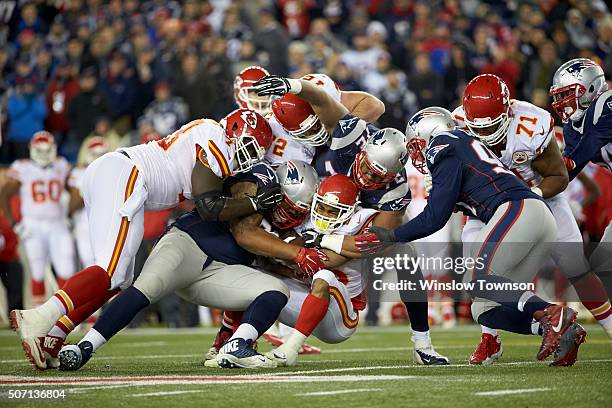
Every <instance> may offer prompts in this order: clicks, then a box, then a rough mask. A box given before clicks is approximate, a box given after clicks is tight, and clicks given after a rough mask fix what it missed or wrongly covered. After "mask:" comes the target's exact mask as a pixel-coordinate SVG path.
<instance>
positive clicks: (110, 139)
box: [77, 116, 123, 166]
mask: <svg viewBox="0 0 612 408" xmlns="http://www.w3.org/2000/svg"><path fill="white" fill-rule="evenodd" d="M94 137H101V138H103V139H104V140H105V141H106V144H107V145H108V150H109V151H111V152H112V151H114V150H117V149H118V148H119V147H121V146H123V140H122V138H121V136H119V134H118V133H117V132H116V131H115V130H114V129H113V128H112V127H111V121H110V119H109V118H108V117H105V116H100V117H99V118H98V119H97V120H96V123H95V126H94V129H93V131H92V132H91V133H90V134H89V135H88V136H87V137H86V138H85V140H83V142H82V143H81V146H80V148H79V152H78V156H77V165H79V166H87V164H88V154H89V153H88V152H87V145H88V144H89V141H90V140H91V139H92V138H94Z"/></svg>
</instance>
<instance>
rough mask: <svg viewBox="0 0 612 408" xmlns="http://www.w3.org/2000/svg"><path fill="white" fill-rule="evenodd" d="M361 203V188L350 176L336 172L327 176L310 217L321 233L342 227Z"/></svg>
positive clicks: (316, 194)
mask: <svg viewBox="0 0 612 408" xmlns="http://www.w3.org/2000/svg"><path fill="white" fill-rule="evenodd" d="M357 204H359V188H358V187H357V184H355V182H354V181H353V179H351V178H350V177H349V176H346V175H344V174H336V175H333V176H331V177H328V178H326V179H325V180H324V181H323V182H321V184H320V185H319V188H318V190H317V192H316V193H315V195H314V197H313V200H312V207H311V209H310V217H311V220H312V223H313V224H314V227H315V229H316V230H317V231H319V232H321V233H330V232H333V231H334V230H336V229H338V228H340V227H341V226H342V225H344V224H345V223H346V222H347V221H348V220H350V219H351V217H352V216H353V214H354V213H355V209H356V208H357Z"/></svg>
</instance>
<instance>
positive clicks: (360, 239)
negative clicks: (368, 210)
mask: <svg viewBox="0 0 612 408" xmlns="http://www.w3.org/2000/svg"><path fill="white" fill-rule="evenodd" d="M393 242H395V236H394V235H393V231H392V230H387V229H384V228H381V227H376V226H372V227H370V228H368V229H367V230H366V233H365V234H361V235H357V236H355V246H356V247H357V250H358V251H359V252H360V253H363V254H368V255H370V254H375V253H377V252H381V251H382V250H383V249H385V247H386V246H387V245H390V244H392V243H393Z"/></svg>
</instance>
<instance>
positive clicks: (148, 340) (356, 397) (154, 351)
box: [0, 326, 612, 408]
mask: <svg viewBox="0 0 612 408" xmlns="http://www.w3.org/2000/svg"><path fill="white" fill-rule="evenodd" d="M586 328H587V331H588V332H589V334H588V336H587V342H586V343H585V344H584V345H583V346H582V348H581V349H580V355H579V361H578V363H577V364H576V365H575V366H574V367H569V368H560V367H555V368H553V367H548V366H547V364H546V363H542V362H537V361H535V354H536V350H537V348H538V345H539V342H538V338H536V337H531V336H529V337H528V336H519V335H510V334H507V333H504V334H503V335H502V337H503V346H504V349H505V350H504V356H503V357H502V359H501V360H500V362H499V363H498V364H496V365H493V366H488V367H471V366H468V365H467V358H468V357H469V355H470V353H471V352H472V350H473V348H474V346H475V345H476V344H477V342H478V340H479V333H478V331H477V329H476V327H475V326H463V327H459V328H455V329H450V330H443V329H437V330H434V331H433V334H432V337H433V339H434V342H435V345H436V346H437V348H438V349H439V351H440V352H442V353H443V354H445V355H447V356H448V357H450V359H451V361H452V365H451V366H447V367H423V366H417V365H415V364H414V363H413V362H412V357H411V352H410V350H411V349H410V340H409V334H408V333H409V329H408V327H406V326H393V327H387V328H368V327H363V328H361V329H359V330H358V332H357V334H356V335H355V336H353V338H351V339H350V340H348V341H346V342H345V343H342V344H338V345H333V346H330V345H323V344H321V343H320V342H318V341H316V340H314V341H312V344H315V345H318V346H321V347H322V348H323V352H322V353H321V354H320V355H316V356H303V357H302V358H301V361H300V364H299V365H298V366H297V367H291V368H278V369H275V370H261V371H259V370H249V371H246V370H222V369H213V368H205V367H204V366H203V365H202V363H201V362H202V358H203V355H204V352H205V351H206V350H207V349H208V346H209V345H210V343H211V340H212V339H213V337H214V330H213V329H209V328H208V329H196V330H191V329H185V330H176V329H175V330H166V329H136V330H128V331H124V332H122V333H121V334H119V335H118V336H117V337H116V338H114V339H113V340H112V341H111V342H110V343H109V344H107V345H106V346H105V347H103V348H102V349H101V350H100V351H99V352H98V353H97V354H96V355H95V356H94V358H93V359H92V360H91V361H90V362H89V364H88V365H87V366H85V367H84V368H83V369H82V370H80V371H78V372H70V373H65V372H57V371H45V372H37V371H35V370H34V368H33V367H31V366H30V365H29V363H27V362H26V361H25V359H24V357H23V352H22V350H21V347H20V346H19V343H18V339H17V337H16V336H15V335H14V334H13V333H12V332H10V331H8V330H2V331H0V407H11V406H22V405H23V406H39V405H40V404H41V403H43V402H41V401H40V400H29V399H21V400H19V401H16V400H15V399H9V398H8V394H9V390H27V389H33V390H52V389H62V390H65V393H66V397H65V399H56V400H52V401H45V402H44V403H46V404H49V403H50V404H62V407H64V406H65V407H79V408H89V407H111V408H114V407H140V406H142V407H168V406H177V407H190V406H193V407H246V408H251V407H259V406H261V407H268V408H271V407H274V408H275V407H279V408H280V407H299V408H304V407H311V406H312V407H331V406H333V407H366V406H367V407H383V406H384V407H387V406H388V407H470V408H474V407H480V406H482V407H612V346H611V345H610V342H609V341H608V340H607V337H606V336H605V334H604V333H603V331H602V330H601V329H600V328H599V327H598V326H587V327H586ZM76 339H77V337H76V336H75V337H71V338H70V340H76ZM269 349H270V346H268V345H267V344H260V350H264V351H266V350H269Z"/></svg>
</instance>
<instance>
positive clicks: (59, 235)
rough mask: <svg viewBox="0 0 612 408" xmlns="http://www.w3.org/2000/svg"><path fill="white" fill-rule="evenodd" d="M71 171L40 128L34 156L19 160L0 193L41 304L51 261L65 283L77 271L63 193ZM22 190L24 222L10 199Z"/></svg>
mask: <svg viewBox="0 0 612 408" xmlns="http://www.w3.org/2000/svg"><path fill="white" fill-rule="evenodd" d="M69 174H70V164H68V162H67V161H66V159H64V158H63V157H58V156H57V146H56V144H55V140H54V138H53V135H52V134H51V133H49V132H46V131H40V132H36V133H35V134H34V136H33V137H32V140H31V141H30V158H29V159H25V160H17V161H15V162H14V163H13V164H12V165H11V167H10V169H9V171H8V173H7V178H8V180H7V183H6V185H5V186H4V188H3V189H2V192H1V193H0V208H2V210H3V211H4V214H6V216H7V218H8V220H9V222H11V224H14V230H15V232H16V233H17V235H18V236H19V238H20V239H21V241H22V243H23V246H24V248H25V252H26V257H27V262H28V266H29V268H30V273H31V275H32V281H31V283H32V301H33V303H34V304H36V305H39V304H41V303H42V302H43V301H44V296H45V283H44V278H45V272H46V270H47V268H48V266H49V261H51V264H52V265H53V269H54V270H55V272H56V273H57V283H58V285H59V286H60V287H61V286H63V285H64V283H65V282H66V281H67V280H68V279H69V278H70V277H71V276H72V275H73V274H74V273H75V269H76V265H75V264H74V242H73V240H72V235H71V234H70V230H69V228H68V218H67V211H66V205H65V203H64V202H62V194H63V192H64V191H65V190H66V181H67V180H68V175H69ZM16 194H19V198H20V200H21V214H22V220H21V222H19V223H18V224H15V221H14V220H13V218H12V215H11V212H10V208H9V199H10V198H11V197H12V196H14V195H16Z"/></svg>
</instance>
